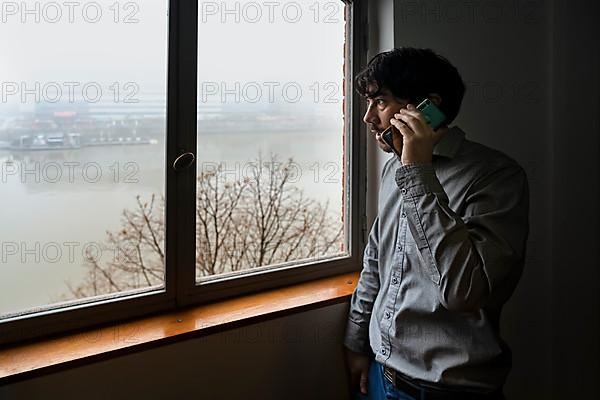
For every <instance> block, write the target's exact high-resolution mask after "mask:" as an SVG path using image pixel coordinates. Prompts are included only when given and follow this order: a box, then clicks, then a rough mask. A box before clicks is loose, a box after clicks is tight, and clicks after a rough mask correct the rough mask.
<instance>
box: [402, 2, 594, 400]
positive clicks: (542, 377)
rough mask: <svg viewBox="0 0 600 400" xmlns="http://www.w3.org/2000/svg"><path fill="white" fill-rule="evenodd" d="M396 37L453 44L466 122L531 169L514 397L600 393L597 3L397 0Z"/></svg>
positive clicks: (508, 319) (441, 46) (509, 318)
mask: <svg viewBox="0 0 600 400" xmlns="http://www.w3.org/2000/svg"><path fill="white" fill-rule="evenodd" d="M394 14H395V21H394V28H395V29H394V32H395V40H394V46H396V47H397V46H416V47H430V48H432V49H434V50H436V51H438V52H440V53H441V54H443V55H445V56H446V57H448V58H449V59H450V61H451V62H452V63H454V64H455V65H456V66H457V68H458V69H459V71H461V73H462V75H463V79H464V80H465V81H466V83H467V86H468V89H467V94H466V96H465V100H464V103H463V107H462V109H461V113H460V115H459V117H458V118H457V120H456V124H458V125H459V126H461V127H462V128H463V129H464V130H465V131H466V132H467V136H468V138H470V139H471V140H475V141H478V142H481V143H483V144H486V145H489V146H491V147H494V148H497V149H499V150H502V151H504V152H506V153H507V154H509V155H510V156H512V157H513V158H515V159H516V160H517V161H518V162H519V163H521V165H523V167H524V168H525V170H526V171H527V174H528V178H529V184H530V192H531V215H530V224H531V232H530V237H529V243H528V255H527V262H526V268H525V272H524V275H523V277H522V280H521V282H520V284H519V286H518V288H517V291H516V293H515V294H514V296H513V298H512V299H511V300H510V302H509V303H508V304H507V306H506V308H505V312H504V314H503V319H502V335H503V337H505V338H506V340H507V341H508V343H509V345H510V346H511V348H512V349H513V351H514V368H513V371H512V373H511V375H510V377H509V380H508V383H507V387H506V392H507V395H508V398H510V399H554V398H556V399H559V398H576V397H575V394H577V395H581V396H585V395H587V396H591V397H590V398H595V397H592V394H596V397H597V395H598V388H597V385H595V383H594V382H595V379H596V378H595V377H596V376H597V375H598V370H599V369H598V337H600V334H599V333H600V332H599V329H598V290H597V289H596V288H597V285H598V263H597V261H596V257H595V255H596V254H595V253H596V250H595V248H596V246H597V244H596V243H597V241H598V233H597V227H598V211H597V207H598V187H597V184H598V143H599V141H598V133H599V132H598V121H599V118H598V111H599V110H600V107H598V106H599V104H598V88H599V85H598V70H599V63H598V39H597V38H598V32H597V31H598V28H597V27H596V26H595V25H594V24H595V23H596V21H595V19H597V18H598V15H599V14H598V5H597V4H596V3H594V2H591V1H587V2H586V1H570V2H567V1H564V0H555V1H541V0H535V1H527V2H512V1H510V2H509V1H506V2H497V1H480V2H471V1H439V0H436V1H427V0H426V1H394Z"/></svg>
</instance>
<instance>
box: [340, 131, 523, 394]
mask: <svg viewBox="0 0 600 400" xmlns="http://www.w3.org/2000/svg"><path fill="white" fill-rule="evenodd" d="M433 154H434V156H433V161H432V163H431V164H417V165H404V166H403V165H401V164H400V161H399V160H398V158H397V157H395V156H394V157H393V158H391V159H390V160H389V161H388V162H387V163H386V164H385V166H384V168H383V173H382V181H381V188H380V192H379V210H378V216H377V218H376V219H375V222H374V224H373V227H372V229H371V233H370V235H369V240H368V243H367V246H366V248H365V251H364V257H363V269H362V272H361V275H360V280H359V282H358V286H357V288H356V290H355V292H354V294H353V296H352V300H351V304H350V313H349V318H348V325H347V328H346V337H345V341H344V343H345V345H346V347H348V348H349V349H351V350H354V351H357V352H364V353H366V352H369V351H372V352H373V353H374V354H375V359H376V360H377V361H378V362H380V363H382V364H385V365H387V366H388V367H391V368H393V369H395V370H396V371H399V372H401V373H403V374H405V375H407V376H409V377H411V378H413V379H417V380H421V381H423V382H422V383H424V384H427V383H437V384H445V385H452V386H462V387H466V388H468V389H472V390H476V391H489V390H493V389H497V388H499V387H500V386H502V385H503V383H504V381H505V379H506V375H507V374H508V371H509V369H510V366H511V354H510V350H509V349H508V347H507V346H506V344H505V343H504V342H503V341H502V339H501V338H500V336H499V319H500V311H501V309H502V305H503V304H504V303H505V302H506V301H507V300H508V298H509V297H510V295H511V294H512V292H513V290H514V289H515V286H516V284H517V282H518V280H519V277H520V276H521V272H522V269H523V262H524V257H525V244H526V241H527V235H528V230H529V223H528V213H529V192H528V185H527V177H526V175H525V172H524V171H523V169H522V168H521V167H520V166H519V165H518V164H517V163H516V162H515V161H514V160H512V159H511V158H509V157H507V156H506V155H504V154H502V153H501V152H499V151H496V150H493V149H490V148H488V147H486V146H483V145H481V144H478V143H474V142H471V141H469V140H466V139H465V134H464V132H463V131H462V130H461V129H460V128H458V127H456V126H455V127H452V128H450V129H449V130H448V132H447V133H446V134H445V135H444V136H443V137H442V139H441V140H440V141H439V142H438V143H437V144H436V146H435V147H434V152H433Z"/></svg>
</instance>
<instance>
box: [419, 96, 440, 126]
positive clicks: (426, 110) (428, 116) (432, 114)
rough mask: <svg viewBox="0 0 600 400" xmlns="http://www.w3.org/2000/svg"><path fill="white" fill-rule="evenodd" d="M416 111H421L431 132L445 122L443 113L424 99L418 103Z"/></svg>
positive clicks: (432, 103)
mask: <svg viewBox="0 0 600 400" xmlns="http://www.w3.org/2000/svg"><path fill="white" fill-rule="evenodd" d="M417 110H419V111H421V113H422V114H423V116H424V117H425V120H426V121H427V123H428V124H429V125H430V126H431V128H432V129H433V130H436V129H437V128H439V127H440V125H442V124H443V123H444V121H445V120H446V116H445V115H444V113H443V112H442V111H441V110H440V109H439V108H438V107H437V106H436V105H435V103H434V102H432V101H431V100H429V99H425V100H423V101H422V102H420V103H419V105H418V106H417Z"/></svg>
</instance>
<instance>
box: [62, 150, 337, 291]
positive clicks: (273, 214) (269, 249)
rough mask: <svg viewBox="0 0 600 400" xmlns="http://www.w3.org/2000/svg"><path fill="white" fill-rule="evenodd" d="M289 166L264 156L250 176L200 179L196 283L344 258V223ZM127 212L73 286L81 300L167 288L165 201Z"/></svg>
mask: <svg viewBox="0 0 600 400" xmlns="http://www.w3.org/2000/svg"><path fill="white" fill-rule="evenodd" d="M294 166H295V164H294V163H293V161H292V160H291V159H290V160H288V161H287V162H279V161H278V160H277V158H276V157H274V156H272V157H271V159H270V161H269V162H264V161H263V160H262V158H261V157H260V156H259V158H258V159H257V160H255V161H254V162H252V163H250V164H249V165H247V168H245V171H246V172H247V175H248V176H244V177H242V178H237V179H227V176H226V174H225V173H224V171H223V168H222V166H219V167H218V168H215V169H214V170H211V171H206V172H203V173H201V174H200V176H199V177H198V181H197V196H198V197H197V202H196V224H197V226H196V275H197V276H198V277H203V276H212V275H216V274H223V273H227V272H235V271H241V270H245V269H251V268H257V267H261V266H267V265H274V264H280V263H287V262H292V261H299V260H303V259H310V258H315V257H325V256H329V255H334V254H339V253H340V252H342V251H343V250H344V248H343V235H342V232H343V223H342V219H341V216H339V215H337V216H336V215H333V214H332V213H331V212H330V211H329V209H328V204H321V203H320V202H318V201H315V200H313V199H310V198H306V197H305V196H304V194H303V191H302V190H301V189H299V188H298V187H296V186H294V179H295V178H296V173H297V172H298V171H297V170H296V169H295V168H294ZM136 199H137V207H136V208H135V209H134V210H124V211H123V216H122V227H121V229H120V230H119V231H118V232H107V239H106V242H105V243H104V244H103V246H102V250H103V254H107V253H106V252H108V254H111V253H110V252H111V251H112V256H113V257H112V259H110V260H106V259H105V258H103V259H102V260H98V259H97V257H94V254H88V255H87V260H86V267H87V268H88V273H87V275H86V277H85V278H84V280H83V281H82V282H80V283H78V284H77V285H75V286H74V285H71V284H67V285H68V288H69V291H70V292H71V295H72V296H73V297H75V298H83V297H90V296H95V295H101V294H108V293H113V292H122V291H126V290H131V289H138V288H144V287H151V286H156V285H160V284H161V283H163V281H164V265H165V253H164V197H162V196H161V197H160V198H157V196H155V195H152V196H151V198H150V200H149V201H147V202H143V201H142V200H141V199H140V196H137V198H136Z"/></svg>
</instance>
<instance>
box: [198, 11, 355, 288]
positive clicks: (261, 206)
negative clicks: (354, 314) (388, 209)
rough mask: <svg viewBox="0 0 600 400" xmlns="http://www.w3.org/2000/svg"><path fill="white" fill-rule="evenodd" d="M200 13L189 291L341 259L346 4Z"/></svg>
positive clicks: (343, 251)
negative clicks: (193, 283)
mask: <svg viewBox="0 0 600 400" xmlns="http://www.w3.org/2000/svg"><path fill="white" fill-rule="evenodd" d="M198 12H199V21H198V22H199V28H198V149H197V154H198V163H197V168H198V181H197V206H196V208H197V216H196V219H197V235H196V236H197V240H196V243H197V246H196V247H197V252H196V277H197V280H198V281H202V280H206V279H210V278H211V277H214V276H223V275H227V274H232V273H237V272H239V271H247V270H250V269H256V268H264V267H273V266H277V265H282V264H284V263H290V262H300V261H303V262H305V261H316V260H323V259H325V258H330V257H333V256H338V255H345V254H346V252H347V238H346V234H345V228H344V224H345V223H346V222H347V221H345V219H344V217H343V215H344V214H343V213H344V210H345V207H344V201H346V200H347V196H345V195H344V191H345V190H346V188H345V187H344V183H343V182H344V169H343V166H344V160H345V158H346V154H345V152H344V143H345V132H344V112H343V101H342V99H343V93H342V92H343V85H344V73H343V71H344V57H345V54H344V45H345V29H346V21H345V4H344V3H343V2H341V1H315V0H310V1H297V2H287V3H270V5H269V4H267V3H257V2H248V3H245V2H238V1H225V2H209V1H201V2H200V3H199V10H198Z"/></svg>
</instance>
